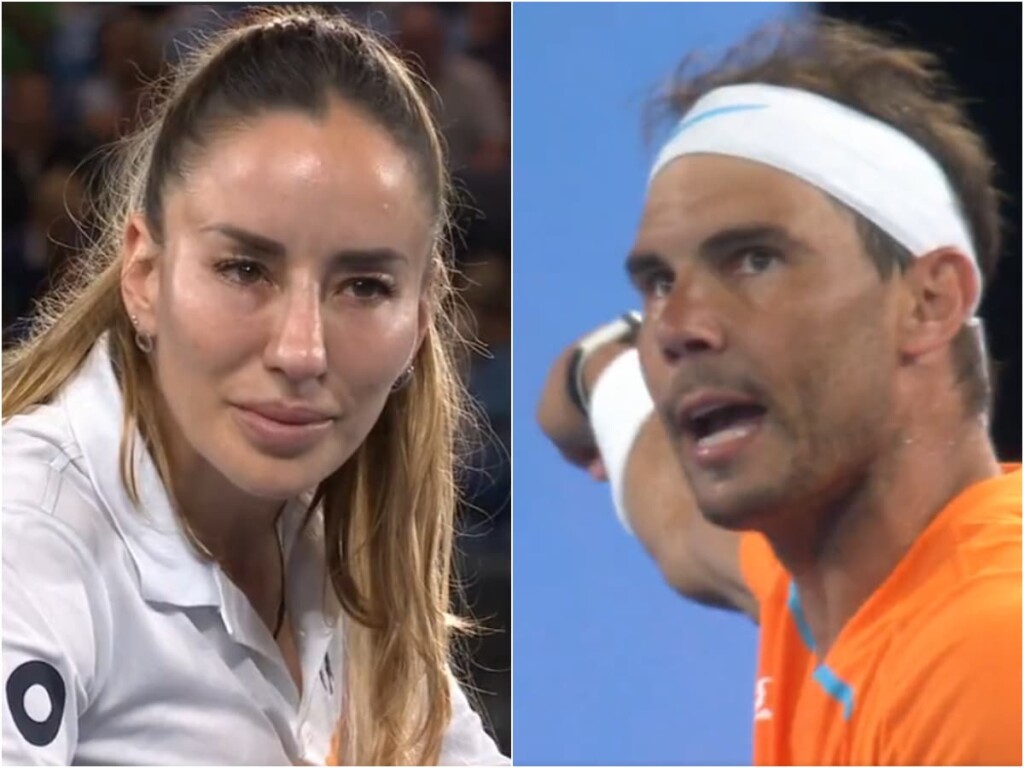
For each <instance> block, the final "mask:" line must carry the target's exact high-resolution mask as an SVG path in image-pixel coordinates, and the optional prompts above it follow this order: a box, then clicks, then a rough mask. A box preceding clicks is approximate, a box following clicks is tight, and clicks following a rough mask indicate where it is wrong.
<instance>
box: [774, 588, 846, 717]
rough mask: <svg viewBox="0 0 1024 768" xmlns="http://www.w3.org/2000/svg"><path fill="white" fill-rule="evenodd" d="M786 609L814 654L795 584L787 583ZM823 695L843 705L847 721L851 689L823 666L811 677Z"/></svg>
mask: <svg viewBox="0 0 1024 768" xmlns="http://www.w3.org/2000/svg"><path fill="white" fill-rule="evenodd" d="M786 607H787V608H789V612H790V614H791V615H792V616H793V621H794V623H795V624H796V630H797V632H799V633H800V639H801V640H803V641H804V644H805V645H806V646H807V648H808V650H810V651H811V653H814V652H815V650H816V649H815V645H814V636H813V635H812V634H811V627H810V625H809V624H808V623H807V617H806V616H805V615H804V607H803V605H801V603H800V593H799V592H798V591H797V588H796V582H795V581H790V582H789V598H788V599H787V600H786ZM811 677H813V678H814V679H815V681H817V683H818V684H819V685H821V687H822V688H824V689H825V693H827V694H828V695H829V696H831V697H832V698H833V699H835V700H836V701H838V702H839V703H840V704H842V705H843V719H844V720H849V719H850V716H851V715H852V714H853V688H852V687H851V686H850V684H849V683H846V682H843V681H842V680H840V679H839V676H838V675H836V673H835V672H833V671H832V670H831V669H829V668H828V667H827V666H825V665H824V664H821V665H819V666H818V667H817V668H816V669H815V670H814V673H813V674H812V675H811Z"/></svg>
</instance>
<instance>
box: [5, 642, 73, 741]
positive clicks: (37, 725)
mask: <svg viewBox="0 0 1024 768" xmlns="http://www.w3.org/2000/svg"><path fill="white" fill-rule="evenodd" d="M34 685H39V686H42V688H43V690H44V691H46V694H47V696H49V697H50V715H49V716H48V717H47V718H46V719H45V720H43V721H42V722H40V721H38V720H35V719H34V718H32V716H31V715H29V713H28V712H27V711H26V710H25V694H27V693H28V690H29V689H30V688H31V687H32V686H34ZM66 696H67V690H66V689H65V687H64V679H63V678H62V677H61V676H60V672H58V671H57V670H56V669H54V667H53V666H52V665H51V664H47V663H46V662H45V661H26V662H25V663H24V664H22V665H21V666H19V667H18V668H17V669H16V670H14V671H13V672H12V673H11V676H10V677H8V678H7V706H8V707H10V710H11V717H13V718H14V724H15V725H16V726H18V730H19V731H21V735H22V736H24V737H25V740H26V741H28V742H29V743H30V744H34V745H35V746H37V747H45V746H46V745H47V744H49V743H50V742H51V741H53V740H54V739H55V738H57V733H58V732H59V731H60V723H61V718H63V717H64V699H65V698H66Z"/></svg>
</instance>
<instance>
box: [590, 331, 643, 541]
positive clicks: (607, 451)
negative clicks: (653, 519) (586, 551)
mask: <svg viewBox="0 0 1024 768" xmlns="http://www.w3.org/2000/svg"><path fill="white" fill-rule="evenodd" d="M653 411H654V401H653V400H651V395H650V393H649V392H648V391H647V384H646V382H644V377H643V373H642V372H641V371H640V356H639V355H638V354H637V351H636V350H635V349H630V350H628V351H626V352H624V353H622V354H621V355H619V356H618V357H617V358H615V359H614V360H613V361H612V362H611V364H610V365H609V366H608V367H607V368H605V369H604V371H602V372H601V375H600V376H599V377H598V379H597V383H596V384H595V385H594V388H593V392H592V394H591V396H590V426H591V428H592V429H593V430H594V437H595V438H596V439H597V448H598V450H599V451H600V452H601V460H602V461H603V462H604V466H605V469H606V470H607V471H608V482H609V484H610V485H611V487H612V501H613V502H614V504H615V512H616V514H617V515H618V517H619V520H620V521H621V522H622V525H623V526H625V528H626V530H627V531H629V532H630V533H633V528H632V526H631V525H630V524H629V515H628V514H627V512H626V506H625V502H624V499H623V494H624V488H623V485H624V482H625V474H626V463H627V462H628V461H629V452H630V449H632V447H633V442H634V441H635V440H636V436H637V434H638V433H639V432H640V428H641V427H642V426H643V425H644V422H646V421H647V417H648V416H650V415H651V413H652V412H653Z"/></svg>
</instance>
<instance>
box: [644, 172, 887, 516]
mask: <svg viewBox="0 0 1024 768" xmlns="http://www.w3.org/2000/svg"><path fill="white" fill-rule="evenodd" d="M628 267H629V271H630V274H631V277H632V279H633V281H634V283H635V284H636V286H637V287H638V289H639V290H640V291H641V293H642V294H643V297H644V327H643V330H642V332H641V335H640V340H639V346H640V356H641V362H642V365H643V368H644V375H645V377H646V380H647V384H648V386H649V388H650V390H651V394H652V396H653V398H654V401H655V403H656V406H657V408H658V411H659V413H660V415H661V417H662V419H663V421H664V423H665V425H666V427H667V429H668V432H669V435H670V437H671V440H672V442H673V445H674V447H675V449H676V452H677V455H678V458H679V461H680V463H681V465H682V468H683V470H684V471H685V473H686V475H687V478H688V479H689V482H690V484H691V486H692V488H693V492H694V494H695V497H696V500H697V503H698V505H699V506H700V508H701V510H702V512H703V513H704V515H705V516H706V517H707V518H708V519H709V520H711V521H712V522H714V523H717V524H719V525H723V526H726V527H733V528H747V527H752V526H753V527H762V525H764V524H765V523H764V522H763V521H765V520H766V519H768V518H766V517H765V516H771V517H777V516H778V515H780V514H781V515H786V514H787V513H793V512H795V513H797V514H799V513H800V510H801V509H808V508H809V507H811V506H820V502H821V501H825V502H827V500H828V499H831V498H835V496H836V495H838V494H842V493H843V492H844V490H845V489H846V488H848V487H849V486H850V484H851V483H852V482H854V481H855V478H856V477H857V474H858V472H859V471H861V470H862V469H863V468H864V467H865V466H866V464H867V463H868V462H869V461H871V459H872V458H873V457H874V456H876V455H877V454H878V452H879V450H880V448H881V446H882V445H883V444H884V441H885V440H886V439H887V437H886V436H887V434H888V432H889V430H890V429H891V426H890V425H891V421H890V416H891V406H890V403H891V400H892V393H893V386H894V375H895V371H896V368H897V365H898V363H899V355H898V352H897V348H896V339H895V328H896V322H895V314H894V308H895V302H894V300H893V298H894V296H893V294H894V290H895V289H894V285H895V283H896V282H897V281H891V282H890V283H886V282H883V281H882V280H881V279H880V277H879V274H878V272H877V270H876V268H875V266H874V265H873V264H872V262H871V261H870V260H869V258H868V257H867V255H866V254H865V253H864V249H863V246H862V244H861V241H860V239H859V237H858V234H857V231H856V229H855V225H854V221H853V217H852V214H850V213H848V212H846V211H844V210H843V209H841V208H840V207H838V206H837V205H836V204H835V203H834V202H833V201H832V200H830V199H829V198H828V197H827V196H826V195H825V194H824V193H822V192H821V191H819V190H817V189H816V188H814V187H812V186H810V185H809V184H807V183H805V182H803V181H801V180H799V179H797V178H796V177H793V176H790V175H788V174H786V173H783V172H781V171H778V170H775V169H773V168H770V167H768V166H765V165H761V164H758V163H754V162H750V161H747V160H741V159H737V158H731V157H725V156H717V155H692V156H685V157H682V158H679V159H677V160H675V161H673V162H672V163H671V164H669V165H668V166H666V168H665V169H664V170H662V171H661V172H660V173H659V174H658V175H657V177H656V178H655V179H654V181H653V183H652V185H651V188H650V193H649V196H648V199H647V203H646V205H645V208H644V212H643V217H642V221H641V224H640V229H639V232H638V234H637V239H636V244H635V246H634V248H633V251H632V253H631V254H630V257H629V262H628ZM758 521H761V522H758Z"/></svg>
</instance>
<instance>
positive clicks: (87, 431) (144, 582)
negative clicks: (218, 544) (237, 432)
mask: <svg viewBox="0 0 1024 768" xmlns="http://www.w3.org/2000/svg"><path fill="white" fill-rule="evenodd" d="M60 400H61V401H62V402H61V405H62V406H63V408H64V411H65V414H66V415H67V419H68V422H69V423H70V425H71V431H72V433H73V434H74V436H75V440H76V441H77V443H78V445H79V446H80V448H81V450H82V457H83V460H84V462H85V467H86V471H87V472H88V474H89V479H90V480H91V482H92V487H93V488H94V489H95V490H96V494H97V495H98V496H99V498H100V500H101V502H102V503H103V506H104V507H105V508H106V510H107V511H108V512H109V514H110V517H111V519H112V522H113V524H114V526H115V527H116V528H117V531H118V533H119V534H120V535H121V538H122V539H123V540H124V543H125V546H126V547H127V548H128V552H129V553H130V555H131V558H132V560H133V562H134V564H135V567H136V569H137V570H138V574H139V581H140V586H141V592H142V596H143V597H144V598H145V599H146V600H147V601H150V602H159V603H168V604H171V605H177V606H181V607H193V606H202V605H209V606H217V605H219V604H220V599H219V594H218V589H217V583H216V579H215V573H214V572H215V566H214V564H213V563H211V562H209V561H207V560H205V559H204V558H202V557H200V555H199V554H198V553H197V552H196V551H195V549H194V547H193V546H192V544H191V543H190V542H189V541H188V539H187V538H186V536H185V534H184V532H183V531H182V528H181V525H180V523H179V521H178V518H177V515H176V513H175V511H174V508H173V506H172V504H171V500H170V498H169V497H168V495H167V492H166V490H165V488H164V484H163V481H162V480H161V478H160V475H159V473H158V472H157V468H156V464H155V463H154V461H153V459H152V457H151V456H150V455H149V452H148V451H147V450H146V449H145V445H144V443H143V440H142V437H141V435H140V434H139V432H138V430H137V429H136V430H135V440H134V452H133V453H134V455H133V457H132V461H133V462H134V464H135V478H136V487H137V490H138V495H139V504H138V506H136V505H135V504H134V503H133V502H132V500H131V499H130V498H129V496H128V491H127V489H126V488H125V487H124V483H123V482H122V479H121V460H120V452H121V434H122V423H123V418H122V414H123V411H124V399H123V396H122V394H121V387H120V385H119V383H118V381H117V378H116V376H115V375H114V368H113V363H112V361H111V358H110V351H109V339H108V337H107V335H106V334H104V335H103V336H102V337H100V339H99V340H98V341H97V343H96V344H95V345H94V347H93V349H92V352H91V353H90V354H89V356H88V358H87V359H86V360H85V362H84V363H83V364H82V367H81V369H80V370H79V372H78V375H77V376H75V378H74V379H72V380H71V382H69V384H68V386H67V387H66V388H65V389H64V391H63V392H62V394H61V397H60Z"/></svg>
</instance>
